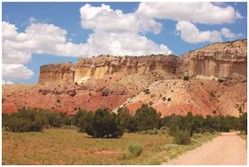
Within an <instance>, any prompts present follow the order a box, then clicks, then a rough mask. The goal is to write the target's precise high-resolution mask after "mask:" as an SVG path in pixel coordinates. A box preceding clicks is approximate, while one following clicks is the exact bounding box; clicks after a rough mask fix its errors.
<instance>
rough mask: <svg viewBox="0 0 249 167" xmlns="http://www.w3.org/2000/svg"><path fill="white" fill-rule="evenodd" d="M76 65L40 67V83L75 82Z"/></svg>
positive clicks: (62, 64) (58, 64)
mask: <svg viewBox="0 0 249 167" xmlns="http://www.w3.org/2000/svg"><path fill="white" fill-rule="evenodd" d="M74 73H75V65H74V64H72V63H69V62H68V63H57V64H48V65H43V66H41V67H40V75H39V80H38V83H40V84H41V83H47V82H68V83H72V82H73V81H74Z"/></svg>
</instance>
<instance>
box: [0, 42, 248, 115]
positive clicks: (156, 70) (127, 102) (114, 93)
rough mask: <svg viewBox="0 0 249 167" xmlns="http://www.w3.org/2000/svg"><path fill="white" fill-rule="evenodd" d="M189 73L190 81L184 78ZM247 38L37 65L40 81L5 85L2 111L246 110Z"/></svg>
mask: <svg viewBox="0 0 249 167" xmlns="http://www.w3.org/2000/svg"><path fill="white" fill-rule="evenodd" d="M184 76H188V77H189V80H183V77H184ZM246 90H247V40H238V41H232V42H225V43H215V44H211V45H208V46H206V47H204V48H201V49H197V50H195V51H191V52H189V53H186V54H184V55H182V56H179V57H176V56H174V55H168V56H166V55H148V56H135V57H131V56H125V57H117V56H110V55H102V56H98V57H93V58H81V59H79V60H78V62H77V63H76V64H72V63H58V64H50V65H44V66H41V67H40V76H39V81H38V84H32V85H27V84H16V85H3V96H2V98H3V99H2V107H3V112H7V113H10V112H16V111H17V109H20V108H22V107H30V108H43V109H49V110H54V111H56V112H67V113H68V114H69V115H72V114H74V113H76V112H77V110H78V109H79V108H81V109H86V110H88V111H94V110H96V109H98V108H108V109H109V110H113V111H116V110H117V109H118V108H119V107H127V108H128V109H129V110H130V111H131V112H132V113H134V112H135V111H136V109H137V108H138V107H140V106H141V104H142V103H148V104H150V105H152V106H153V107H154V108H156V109H157V111H158V112H161V113H162V114H163V115H171V114H173V113H175V114H181V115H184V114H186V113H187V112H193V114H201V115H217V114H222V115H233V116H238V115H239V112H247V108H246V104H247V95H246Z"/></svg>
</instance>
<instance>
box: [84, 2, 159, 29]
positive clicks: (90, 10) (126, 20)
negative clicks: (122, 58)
mask: <svg viewBox="0 0 249 167" xmlns="http://www.w3.org/2000/svg"><path fill="white" fill-rule="evenodd" d="M80 16H81V26H82V28H84V29H91V30H93V31H95V32H98V31H104V32H109V33H110V32H112V33H113V32H115V33H118V32H120V33H122V32H130V33H139V32H143V33H146V32H149V31H152V32H154V33H156V34H158V33H159V32H160V31H161V27H162V25H161V23H159V22H156V21H155V20H154V19H152V18H147V17H144V16H143V15H137V13H127V14H124V13H123V12H122V11H121V10H113V9H111V7H110V6H109V5H105V4H102V5H101V6H100V7H95V6H92V5H90V4H86V5H84V6H82V7H81V8H80Z"/></svg>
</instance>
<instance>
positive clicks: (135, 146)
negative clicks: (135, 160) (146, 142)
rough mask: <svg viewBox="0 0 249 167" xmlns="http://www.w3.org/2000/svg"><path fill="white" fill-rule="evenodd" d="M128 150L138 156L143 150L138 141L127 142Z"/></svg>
mask: <svg viewBox="0 0 249 167" xmlns="http://www.w3.org/2000/svg"><path fill="white" fill-rule="evenodd" d="M128 151H129V152H130V153H131V154H132V155H134V156H135V157H137V156H139V155H140V154H141V153H142V152H143V147H142V145H141V144H139V143H129V144H128Z"/></svg>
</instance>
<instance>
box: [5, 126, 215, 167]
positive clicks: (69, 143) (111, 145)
mask: <svg viewBox="0 0 249 167" xmlns="http://www.w3.org/2000/svg"><path fill="white" fill-rule="evenodd" d="M58 136H60V137H58ZM214 136H215V135H212V134H203V135H202V136H201V137H199V138H198V139H197V140H196V139H195V137H194V138H192V140H193V143H192V144H191V145H185V146H180V145H177V144H172V142H173V138H172V137H171V136H169V135H167V134H160V135H159V134H157V135H149V134H138V133H125V134H124V135H123V137H122V138H121V139H102V138H98V139H95V138H90V137H88V136H87V135H86V134H84V133H79V132H78V130H77V129H62V128H51V129H44V130H43V131H42V132H28V133H26V132H25V133H13V132H7V131H5V130H3V136H2V143H3V144H2V149H3V152H2V153H3V154H2V157H3V158H2V160H3V164H6V165H7V164H11V165H14V164H18V165H28V164H32V165H35V164H40V165H49V164H54V165H55V164H56V165H60V164H64V165H69V164H70V165H74V164H78V165H100V164H106V165H107V164H109V165H110V164H112V165H116V164H119V165H122V164H128V165H131V164H140V165H141V164H160V163H161V162H165V161H166V160H167V159H170V158H173V157H175V156H176V153H177V155H178V154H181V153H182V152H183V151H186V150H189V149H193V148H194V147H197V146H198V145H200V144H201V143H203V142H206V141H207V140H210V139H211V138H213V137H214ZM129 143H139V144H141V145H142V147H143V152H142V153H141V154H140V155H139V156H138V157H131V158H127V157H125V156H124V153H125V152H126V150H127V146H128V145H129ZM171 146H174V148H173V149H172V148H169V147H171ZM169 149H170V150H169ZM176 151H177V152H176Z"/></svg>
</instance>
